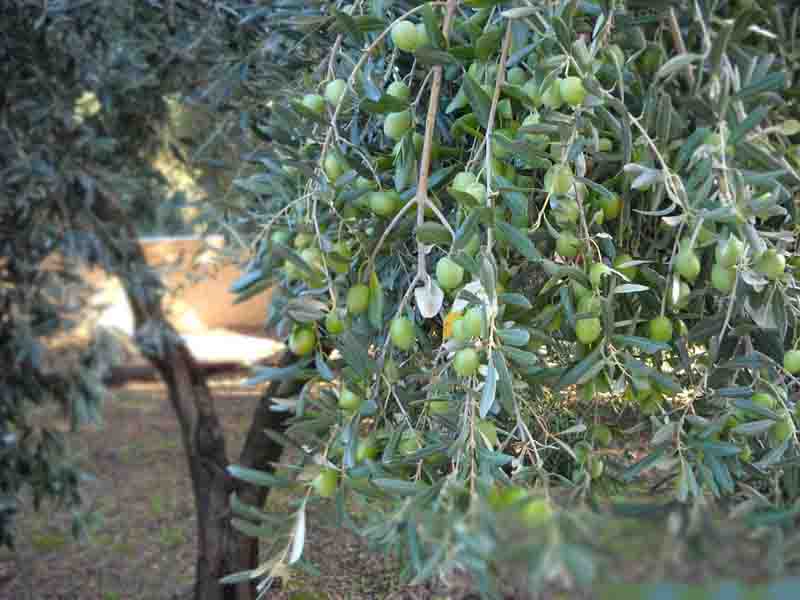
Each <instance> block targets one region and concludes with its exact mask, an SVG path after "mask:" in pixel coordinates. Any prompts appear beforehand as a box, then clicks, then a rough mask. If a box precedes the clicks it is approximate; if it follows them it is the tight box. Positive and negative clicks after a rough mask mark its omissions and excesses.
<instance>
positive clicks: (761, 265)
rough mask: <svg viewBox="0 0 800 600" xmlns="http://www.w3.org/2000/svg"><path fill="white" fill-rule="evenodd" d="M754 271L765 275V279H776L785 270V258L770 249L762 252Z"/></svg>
mask: <svg viewBox="0 0 800 600" xmlns="http://www.w3.org/2000/svg"><path fill="white" fill-rule="evenodd" d="M755 269H756V271H758V272H759V273H761V274H762V275H765V276H766V277H767V279H778V278H780V277H781V276H783V272H784V271H785V270H786V258H784V256H783V255H782V254H778V253H777V252H776V251H775V250H774V249H772V248H770V249H769V250H767V251H766V252H764V253H763V254H762V255H761V257H760V258H759V259H758V261H757V262H756V265H755Z"/></svg>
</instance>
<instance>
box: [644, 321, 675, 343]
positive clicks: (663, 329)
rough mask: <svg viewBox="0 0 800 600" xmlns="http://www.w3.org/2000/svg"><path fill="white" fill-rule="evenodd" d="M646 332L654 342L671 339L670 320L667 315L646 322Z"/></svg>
mask: <svg viewBox="0 0 800 600" xmlns="http://www.w3.org/2000/svg"><path fill="white" fill-rule="evenodd" d="M648 332H649V335H650V339H651V340H653V341H654V342H669V341H671V340H672V321H670V320H669V318H668V317H664V316H661V317H656V318H655V319H653V320H652V321H650V323H649V324H648Z"/></svg>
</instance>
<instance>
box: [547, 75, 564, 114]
mask: <svg viewBox="0 0 800 600" xmlns="http://www.w3.org/2000/svg"><path fill="white" fill-rule="evenodd" d="M542 104H544V105H545V106H547V107H549V108H552V109H553V110H555V109H557V108H559V107H560V106H561V105H562V104H564V100H563V98H561V80H560V79H558V78H556V80H555V81H553V83H551V84H550V87H548V88H547V89H546V90H545V91H544V93H543V94H542Z"/></svg>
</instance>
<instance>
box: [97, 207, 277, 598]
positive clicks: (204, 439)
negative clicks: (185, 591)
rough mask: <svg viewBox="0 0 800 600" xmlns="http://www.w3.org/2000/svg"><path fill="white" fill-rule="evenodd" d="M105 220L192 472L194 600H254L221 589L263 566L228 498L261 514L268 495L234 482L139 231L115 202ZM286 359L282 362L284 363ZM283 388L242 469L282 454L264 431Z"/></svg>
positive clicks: (251, 592) (198, 376)
mask: <svg viewBox="0 0 800 600" xmlns="http://www.w3.org/2000/svg"><path fill="white" fill-rule="evenodd" d="M95 212H96V214H97V216H98V217H100V220H101V221H103V222H104V223H105V224H106V225H107V226H111V227H113V228H114V229H115V230H117V231H118V232H119V233H121V234H122V235H114V236H113V237H112V236H111V235H107V236H106V240H105V242H106V244H107V245H108V246H109V248H110V250H111V253H112V256H113V266H114V269H115V270H116V271H117V272H116V273H115V274H117V275H119V276H120V279H121V281H122V282H123V284H124V286H125V291H126V294H127V296H128V298H129V301H130V304H131V308H132V310H133V314H134V319H135V331H136V334H135V341H136V343H137V346H138V347H139V349H140V351H141V352H142V354H143V355H144V356H145V357H147V358H148V360H150V361H151V363H152V364H153V366H154V367H155V369H156V370H157V371H158V373H159V374H160V375H161V377H162V379H163V380H164V383H165V384H166V386H167V390H168V395H169V399H170V402H171V404H172V407H173V409H174V411H175V415H176V417H177V419H178V421H179V423H180V429H181V438H182V442H183V447H184V450H185V453H186V459H187V463H188V466H189V473H190V475H191V480H192V488H193V493H194V499H195V507H196V511H197V535H198V539H197V564H196V574H195V586H194V594H193V596H194V598H195V600H254V598H255V596H256V594H255V589H254V586H253V585H250V584H246V583H245V584H239V585H229V586H223V585H221V584H220V583H219V581H220V579H221V578H222V577H224V576H225V575H229V574H231V573H234V572H238V571H244V570H248V569H252V568H255V567H256V566H258V558H259V557H258V540H255V539H252V538H249V537H246V536H244V535H242V534H240V533H239V532H237V531H236V530H234V529H233V528H232V527H231V524H230V523H231V511H230V496H231V493H232V492H236V494H237V495H238V496H239V498H240V499H241V500H242V501H244V502H246V503H248V504H252V505H254V506H257V507H259V508H261V507H263V505H264V503H265V501H266V498H267V493H268V490H267V489H266V488H261V487H256V486H253V485H250V484H247V483H244V482H242V481H239V480H235V479H233V478H232V477H230V476H229V475H228V473H227V471H226V468H227V466H228V464H230V461H229V459H228V455H227V452H226V449H225V437H224V434H223V431H222V427H221V425H220V422H219V419H218V417H217V413H216V411H215V409H214V399H213V397H212V394H211V391H210V389H209V387H208V384H207V382H206V372H205V369H204V368H203V367H202V366H201V365H198V364H197V362H196V361H195V360H194V358H193V357H192V355H191V352H190V351H189V349H188V348H187V347H186V345H185V344H184V343H183V341H182V339H181V337H180V336H179V335H178V334H177V332H176V331H175V330H174V328H173V327H172V326H171V325H170V324H169V322H168V321H167V319H166V318H165V316H164V313H163V311H162V307H161V291H162V290H161V282H160V281H159V280H158V278H157V276H156V275H155V274H154V273H153V271H152V270H151V269H150V267H149V266H148V265H147V263H146V261H145V258H144V254H143V251H142V248H141V246H140V245H139V243H138V241H137V237H136V231H135V229H134V228H133V226H132V224H131V223H130V221H129V220H128V219H127V218H126V217H125V215H124V214H123V213H122V211H120V210H119V209H118V208H117V207H116V206H115V204H114V203H113V202H110V201H109V202H104V203H102V204H101V205H100V206H96V207H95ZM290 358H291V357H290V356H289V355H288V353H287V354H284V355H283V356H282V357H281V358H280V359H279V360H278V363H279V364H283V365H285V364H287V363H288V361H289V360H290ZM277 389H278V386H277V385H276V384H275V383H270V384H269V385H268V386H267V387H266V389H265V390H264V393H263V394H262V396H261V398H260V400H259V403H258V405H257V406H256V408H255V411H254V415H253V420H252V423H251V426H250V429H249V432H248V434H247V438H246V440H245V444H244V448H243V450H242V453H241V456H240V457H239V461H238V463H239V464H241V465H243V466H246V467H250V468H255V469H263V470H267V471H269V470H271V463H272V462H274V461H277V460H278V459H279V457H280V453H281V448H280V447H279V446H278V445H277V444H276V443H275V442H273V441H272V440H271V439H270V438H269V437H267V436H266V435H264V430H265V429H278V430H281V429H282V428H283V427H284V422H285V419H286V416H285V415H284V414H283V413H276V412H274V411H272V410H270V408H271V404H272V401H271V399H272V397H273V395H274V394H275V393H276V391H277Z"/></svg>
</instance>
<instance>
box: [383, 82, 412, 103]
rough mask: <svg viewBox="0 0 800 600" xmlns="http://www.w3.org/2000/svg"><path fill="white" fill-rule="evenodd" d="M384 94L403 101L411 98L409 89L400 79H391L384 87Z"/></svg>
mask: <svg viewBox="0 0 800 600" xmlns="http://www.w3.org/2000/svg"><path fill="white" fill-rule="evenodd" d="M386 94H387V95H389V96H394V97H395V98H397V99H398V100H402V101H403V102H405V101H407V100H408V99H409V98H411V89H410V88H409V87H408V86H407V85H406V84H405V83H403V82H402V81H393V82H392V83H390V84H389V87H387V88H386Z"/></svg>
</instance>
